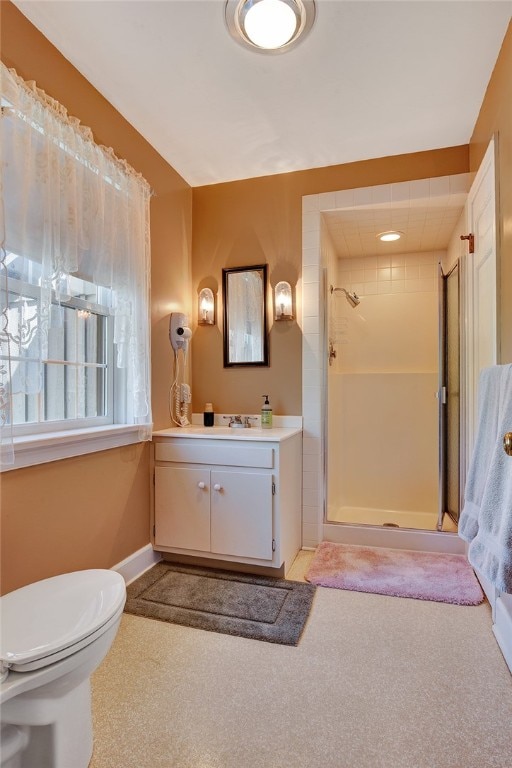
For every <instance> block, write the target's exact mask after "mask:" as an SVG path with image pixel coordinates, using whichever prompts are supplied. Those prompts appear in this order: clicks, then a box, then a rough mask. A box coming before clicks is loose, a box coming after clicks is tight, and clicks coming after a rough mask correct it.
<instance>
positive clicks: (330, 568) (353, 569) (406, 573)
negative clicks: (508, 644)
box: [306, 541, 484, 605]
mask: <svg viewBox="0 0 512 768" xmlns="http://www.w3.org/2000/svg"><path fill="white" fill-rule="evenodd" d="M306 580H307V581H310V582H311V583H312V584H317V585H318V586H321V587H333V588H335V589H349V590H353V591H355V592H373V593H375V594H378V595H392V596H394V597H414V598H416V599H417V600H434V601H435V602H438V603H454V604H455V605H479V603H481V602H482V601H483V599H484V595H483V592H482V589H481V587H480V584H479V583H478V580H477V578H476V576H475V574H474V572H473V569H472V568H471V566H470V564H469V563H468V561H467V560H466V558H465V556H464V555H443V554H438V553H434V552H413V551H412V550H408V549H384V548H383V547H359V546H355V545H351V544H331V543H330V542H328V541H324V542H322V543H321V544H320V545H319V546H318V547H317V550H316V552H315V556H314V558H313V560H312V562H311V565H310V568H309V571H308V573H307V575H306Z"/></svg>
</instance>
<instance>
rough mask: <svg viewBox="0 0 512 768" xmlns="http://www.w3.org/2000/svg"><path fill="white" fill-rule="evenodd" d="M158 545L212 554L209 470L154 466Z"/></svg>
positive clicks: (156, 536)
mask: <svg viewBox="0 0 512 768" xmlns="http://www.w3.org/2000/svg"><path fill="white" fill-rule="evenodd" d="M155 546H157V547H158V546H160V547H177V548H179V549H195V550H199V551H200V552H209V551H210V470H209V469H205V468H201V469H186V468H184V467H155Z"/></svg>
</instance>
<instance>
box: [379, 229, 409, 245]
mask: <svg viewBox="0 0 512 768" xmlns="http://www.w3.org/2000/svg"><path fill="white" fill-rule="evenodd" d="M402 235H403V232H398V230H395V229H392V230H390V231H389V232H380V233H379V234H378V235H377V237H378V238H379V240H382V242H383V243H392V242H393V240H400V238H401V237H402Z"/></svg>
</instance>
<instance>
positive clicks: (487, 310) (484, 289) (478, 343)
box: [466, 141, 498, 468]
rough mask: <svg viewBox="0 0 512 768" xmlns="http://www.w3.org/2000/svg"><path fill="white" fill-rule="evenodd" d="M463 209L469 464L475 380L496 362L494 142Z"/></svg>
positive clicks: (475, 406) (475, 409)
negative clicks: (469, 246) (470, 240)
mask: <svg viewBox="0 0 512 768" xmlns="http://www.w3.org/2000/svg"><path fill="white" fill-rule="evenodd" d="M466 205H467V223H468V230H469V232H471V233H472V234H473V235H474V253H469V254H468V256H467V262H466V264H467V269H466V277H467V283H466V334H467V336H466V354H467V357H466V359H467V372H466V374H467V380H466V387H467V389H466V392H467V433H466V460H467V463H469V460H470V458H471V452H472V449H473V445H474V441H475V435H476V427H477V418H478V377H479V375H480V371H481V370H482V368H486V367H488V366H489V365H495V364H496V363H497V360H498V338H497V280H496V193H495V163H494V141H491V143H490V144H489V146H488V147H487V151H486V153H485V156H484V159H483V160H482V164H481V165H480V168H479V169H478V172H477V174H476V177H475V180H474V182H473V184H472V186H471V189H470V191H469V195H468V200H467V204H466ZM466 468H467V467H466Z"/></svg>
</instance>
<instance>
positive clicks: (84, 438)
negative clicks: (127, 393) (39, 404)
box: [0, 424, 140, 472]
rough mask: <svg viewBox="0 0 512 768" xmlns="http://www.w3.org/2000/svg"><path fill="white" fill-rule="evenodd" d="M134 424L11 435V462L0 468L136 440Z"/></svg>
mask: <svg viewBox="0 0 512 768" xmlns="http://www.w3.org/2000/svg"><path fill="white" fill-rule="evenodd" d="M139 431H140V427H139V426H137V425H135V426H134V425H133V424H130V425H126V424H119V425H115V424H114V425H112V424H109V425H107V426H105V427H95V428H93V429H70V430H67V431H65V432H46V433H45V434H41V435H30V436H26V437H15V438H14V441H13V442H14V464H9V465H3V466H1V467H0V471H1V472H8V471H9V470H11V469H21V468H22V467H31V466H33V465H35V464H45V463H47V462H49V461H60V460H61V459H69V458H71V457H73V456H83V455H84V454H86V453H95V452H96V451H106V450H109V449H110V448H119V447H121V446H123V445H132V444H133V443H139V442H140V437H139Z"/></svg>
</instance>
